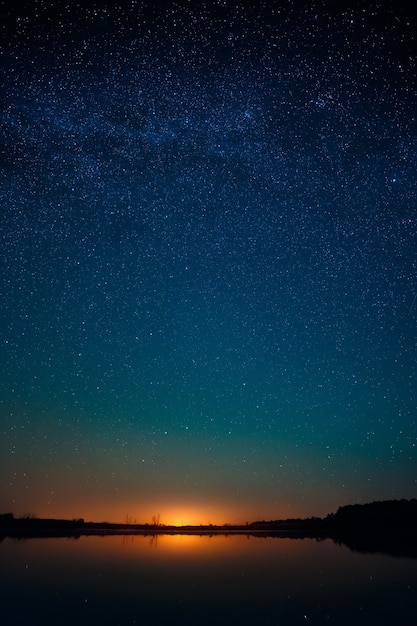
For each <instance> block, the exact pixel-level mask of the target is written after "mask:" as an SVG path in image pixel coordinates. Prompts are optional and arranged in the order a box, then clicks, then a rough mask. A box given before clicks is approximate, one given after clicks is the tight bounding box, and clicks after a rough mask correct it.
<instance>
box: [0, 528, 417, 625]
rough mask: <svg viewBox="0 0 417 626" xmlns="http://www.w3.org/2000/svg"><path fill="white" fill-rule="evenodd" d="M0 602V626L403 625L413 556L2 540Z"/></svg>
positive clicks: (243, 543)
mask: <svg viewBox="0 0 417 626" xmlns="http://www.w3.org/2000/svg"><path fill="white" fill-rule="evenodd" d="M0 598H1V607H0V608H1V617H0V621H1V623H2V624H4V626H12V625H17V624H19V625H20V624H25V626H31V625H38V624H39V625H42V626H48V625H49V624H54V625H55V624H60V625H62V624H71V625H96V624H97V625H117V624H123V625H124V624H153V625H157V624H165V623H169V624H170V625H173V624H182V625H187V624H213V626H214V625H219V624H228V625H230V624H241V625H243V624H253V625H258V624H259V625H262V624H277V625H286V624H306V625H308V624H337V625H344V624H349V625H350V626H351V625H352V624H355V625H357V624H367V625H369V624H378V625H384V624H393V625H394V624H395V625H398V624H401V625H407V624H413V625H414V624H415V623H416V615H417V560H415V559H408V558H398V557H391V556H386V555H381V554H361V553H358V552H351V551H350V550H349V549H348V548H346V547H344V546H339V545H336V544H334V543H333V542H332V541H331V540H330V539H326V540H324V541H316V540H314V539H283V538H271V537H268V538H261V537H246V536H228V537H227V536H215V537H204V536H203V537H200V536H185V535H176V536H167V535H160V536H155V537H150V536H147V537H144V536H110V537H109V536H107V537H80V538H79V539H69V538H64V539H63V538H45V539H24V540H16V539H9V538H6V539H4V540H3V541H2V542H1V543H0Z"/></svg>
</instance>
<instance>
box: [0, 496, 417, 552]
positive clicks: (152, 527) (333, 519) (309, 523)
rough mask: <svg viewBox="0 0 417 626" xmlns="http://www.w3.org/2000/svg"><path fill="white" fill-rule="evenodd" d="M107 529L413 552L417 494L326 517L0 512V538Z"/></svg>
mask: <svg viewBox="0 0 417 626" xmlns="http://www.w3.org/2000/svg"><path fill="white" fill-rule="evenodd" d="M92 535H96V536H109V535H143V536H155V535H198V536H216V535H246V536H248V537H259V538H262V537H275V538H290V539H316V540H317V541H321V540H324V539H332V540H333V541H334V542H335V543H337V544H339V545H344V546H347V547H348V548H349V549H351V550H354V551H359V552H367V553H376V552H380V553H384V554H390V555H392V556H402V557H408V558H417V500H416V499H413V500H390V501H385V502H372V503H370V504H363V505H359V504H356V505H347V506H344V507H340V508H339V509H338V511H337V512H336V513H330V514H329V515H328V516H327V517H325V518H316V517H313V518H307V519H301V518H300V519H298V518H297V519H286V520H273V521H256V522H252V523H250V524H249V523H248V524H245V525H227V524H226V525H223V526H216V525H211V524H210V525H199V526H165V525H162V524H113V523H108V522H101V523H100V522H85V521H84V520H83V519H74V520H62V519H41V518H36V517H23V518H15V517H14V515H13V514H12V513H6V514H3V515H0V541H1V540H3V539H4V538H6V537H10V538H14V539H30V538H41V537H43V538H47V537H67V538H73V539H78V538H80V537H81V536H92Z"/></svg>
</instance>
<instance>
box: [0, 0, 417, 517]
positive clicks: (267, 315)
mask: <svg viewBox="0 0 417 626" xmlns="http://www.w3.org/2000/svg"><path fill="white" fill-rule="evenodd" d="M1 5H2V8H1V12H2V16H3V17H2V21H3V28H2V40H1V42H2V54H1V57H0V59H1V70H0V82H1V106H0V116H1V190H0V194H1V196H0V205H1V207H2V208H1V211H2V216H1V221H0V241H1V246H0V263H1V266H0V267H1V274H0V280H1V282H0V285H1V287H0V289H1V309H0V328H1V346H0V415H1V428H0V464H1V492H0V511H1V512H6V511H13V512H14V513H15V515H21V514H24V513H27V512H33V513H35V514H37V515H38V516H51V517H55V516H64V517H85V518H86V519H92V520H97V521H101V520H104V519H107V520H109V521H124V520H125V519H126V516H129V518H131V519H137V521H138V522H139V521H144V522H146V521H148V522H150V521H151V516H152V515H153V514H156V513H160V515H161V518H160V521H161V522H165V523H181V522H184V523H188V522H189V523H200V522H201V523H208V522H212V523H225V522H229V523H233V522H242V521H243V522H244V521H246V520H249V521H252V520H253V519H262V518H265V519H276V518H281V517H298V516H310V515H319V516H322V515H326V514H327V513H329V512H330V511H334V510H336V509H337V508H338V506H340V505H343V504H347V503H353V502H366V501H371V500H377V499H391V498H403V497H404V498H410V497H416V495H417V380H416V375H417V366H416V357H417V345H416V326H417V323H416V320H417V207H416V202H417V184H416V183H417V175H416V166H417V158H416V157H417V97H416V94H417V92H416V86H417V80H416V79H417V69H416V60H417V54H416V49H417V48H416V38H415V33H416V32H417V31H416V28H417V21H416V19H415V15H412V14H410V13H408V12H407V9H406V5H405V3H404V4H403V5H402V3H401V2H392V3H391V4H390V3H387V2H375V1H374V0H370V1H367V2H353V1H352V2H325V1H318V0H317V1H306V2H291V1H288V0H287V1H285V2H275V1H268V2H267V1H266V0H265V1H264V2H243V0H242V1H237V0H230V1H229V0H221V1H220V0H219V1H217V2H208V1H207V2H191V1H187V0H178V1H177V2H164V3H163V2H140V1H137V2H135V1H132V2H130V3H127V2H120V3H98V2H97V3H96V4H94V3H80V4H77V3H73V2H67V3H64V2H62V3H61V2H57V1H53V0H52V1H49V0H48V1H47V0H45V1H44V0H38V1H36V0H33V1H31V2H27V3H26V5H25V3H23V4H22V3H20V4H19V3H16V2H2V3H1Z"/></svg>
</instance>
